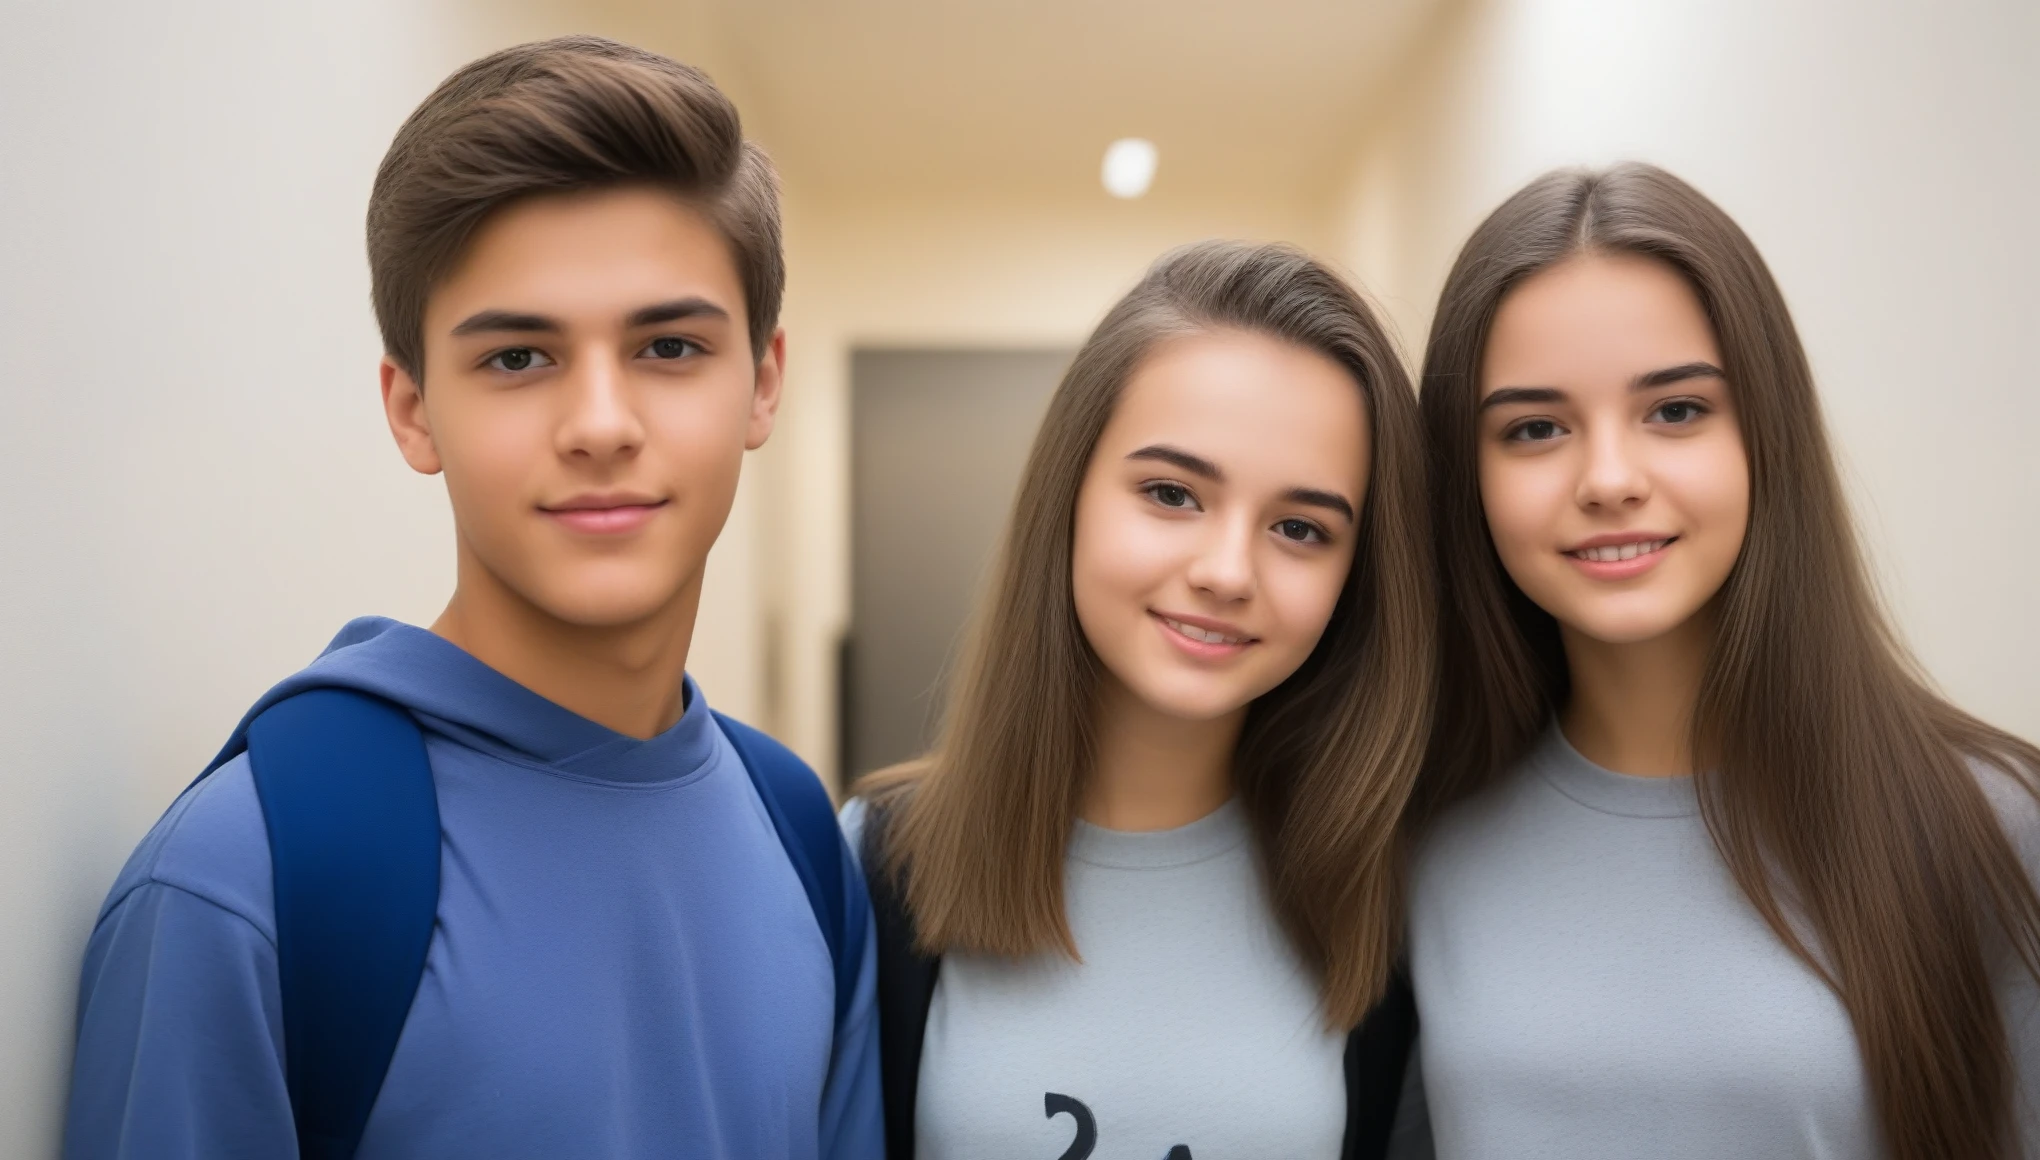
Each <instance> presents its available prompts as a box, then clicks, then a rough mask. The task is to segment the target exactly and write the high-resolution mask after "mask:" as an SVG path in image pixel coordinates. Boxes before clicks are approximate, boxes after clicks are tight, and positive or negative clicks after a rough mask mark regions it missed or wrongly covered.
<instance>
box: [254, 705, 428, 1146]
mask: <svg viewBox="0 0 2040 1160" xmlns="http://www.w3.org/2000/svg"><path fill="white" fill-rule="evenodd" d="M247 739H248V741H247V744H248V762H249V768H250V771H251V772H252V773H253V774H254V778H255V792H256V795H257V796H258V797H259V798H260V799H261V803H262V817H263V821H264V823H265V825H266V826H267V827H268V830H269V856H270V862H271V863H272V866H273V871H272V872H273V876H274V879H275V886H276V960H277V977H278V981H279V983H280V984H281V988H282V995H283V1051H284V1079H285V1083H286V1085H287V1086H288V1088H289V1091H290V1106H291V1114H292V1116H293V1118H294V1119H295V1120H296V1122H297V1134H298V1154H299V1155H300V1156H301V1157H303V1160H351V1158H352V1157H353V1155H354V1152H355V1149H356V1148H357V1147H358V1146H359V1144H360V1142H361V1132H362V1129H363V1127H365V1126H366V1125H367V1123H368V1113H369V1109H370V1108H372V1107H374V1105H375V1099H376V1095H377V1093H378V1092H380V1091H381V1090H382V1083H383V1076H384V1074H385V1073H387V1072H388V1071H389V1066H390V1058H391V1056H393V1055H394V1054H395V1053H396V1049H397V1039H398V1037H399V1036H400V1035H401V1034H402V1033H403V1030H404V1020H405V1019H406V1018H407V1017H408V1016H409V1015H410V1012H411V1001H412V999H413V998H415V997H416V996H417V993H418V981H419V979H420V978H421V977H422V976H423V975H424V973H425V954H426V951H427V949H428V948H429V947H430V946H431V944H432V931H433V926H434V924H435V923H436V921H437V918H438V912H439V799H438V796H437V794H436V793H435V792H434V789H433V785H432V767H431V766H430V765H429V764H428V763H427V761H426V757H425V740H424V737H423V735H422V734H420V733H419V731H418V725H417V723H416V722H415V721H413V720H412V719H411V716H410V714H408V713H406V712H405V711H404V710H402V709H400V708H398V707H397V706H396V705H393V704H391V703H390V702H388V701H385V700H382V699H381V698H378V697H372V696H369V695H367V694H365V693H358V692H353V691H351V690H347V689H338V688H318V689H312V690H309V691H306V692H303V693H298V694H296V695H294V696H291V697H287V698H285V699H283V700H281V701H278V702H276V703H275V704H273V705H271V706H269V707H268V708H267V709H264V710H263V711H262V712H261V714H260V715H258V716H257V717H256V718H255V719H254V721H253V722H251V723H250V724H249V726H248V733H247Z"/></svg>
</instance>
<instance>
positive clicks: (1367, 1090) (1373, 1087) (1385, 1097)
mask: <svg viewBox="0 0 2040 1160" xmlns="http://www.w3.org/2000/svg"><path fill="white" fill-rule="evenodd" d="M1416 1039H1417V996H1416V992H1415V991H1414V990H1412V989H1411V987H1410V977H1409V972H1408V971H1407V970H1406V969H1405V968H1403V967H1401V966H1398V967H1397V968H1396V970H1395V974H1394V975H1393V976H1392V977H1390V979H1389V981H1388V991H1387V993H1385V994H1383V995H1382V997H1381V1001H1380V1002H1379V1003H1376V1004H1375V1005H1374V1009H1373V1010H1371V1011H1369V1012H1368V1013H1367V1017H1366V1018H1365V1019H1362V1020H1361V1021H1360V1026H1358V1027H1355V1028H1354V1029H1353V1033H1352V1034H1351V1035H1349V1036H1347V1037H1346V1142H1345V1145H1344V1146H1343V1147H1342V1148H1340V1150H1339V1156H1340V1160H1381V1158H1382V1157H1385V1156H1387V1155H1388V1142H1389V1136H1390V1134H1391V1133H1392V1132H1393V1131H1394V1130H1395V1113H1396V1108H1397V1106H1398V1105H1400V1104H1401V1103H1402V1089H1403V1071H1404V1069H1405V1068H1406V1067H1408V1066H1409V1058H1410V1046H1411V1045H1412V1044H1413V1043H1415V1042H1416Z"/></svg>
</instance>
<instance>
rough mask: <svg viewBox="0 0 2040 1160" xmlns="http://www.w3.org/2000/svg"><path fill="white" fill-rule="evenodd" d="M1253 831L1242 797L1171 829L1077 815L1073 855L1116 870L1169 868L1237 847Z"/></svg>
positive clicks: (1071, 845)
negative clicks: (1114, 825)
mask: <svg viewBox="0 0 2040 1160" xmlns="http://www.w3.org/2000/svg"><path fill="white" fill-rule="evenodd" d="M1249 834H1250V828H1249V827H1248V825H1247V815H1246V811H1244V810H1243V809H1241V808H1240V803H1239V799H1238V798H1232V799H1228V800H1227V801H1226V803H1225V804H1224V805H1222V806H1220V807H1218V808H1217V809H1215V810H1213V811H1211V812H1210V813H1208V814H1206V815H1204V816H1203V817H1201V818H1199V819H1197V820H1196V821H1194V822H1191V823H1190V824H1189V825H1187V826H1177V827H1176V828H1175V829H1172V830H1108V829H1106V828H1105V827H1103V826H1094V825H1092V824H1091V823H1089V822H1087V821H1084V820H1083V819H1081V818H1079V819H1078V820H1077V823H1076V826H1075V827H1074V828H1073V829H1072V831H1071V833H1070V845H1069V856H1070V857H1071V858H1073V859H1075V860H1077V861H1079V862H1085V863H1089V864H1090V865H1093V866H1105V867H1109V868H1112V869H1117V870H1165V869H1168V868H1170V867H1172V866H1188V865H1191V864H1193V863H1196V862H1203V861H1207V860H1209V859H1212V858H1216V857H1218V856H1219V855H1221V854H1225V853H1227V852H1229V851H1231V850H1234V849H1236V848H1238V847H1239V846H1240V845H1241V843H1243V842H1245V841H1246V840H1247V838H1248V836H1249Z"/></svg>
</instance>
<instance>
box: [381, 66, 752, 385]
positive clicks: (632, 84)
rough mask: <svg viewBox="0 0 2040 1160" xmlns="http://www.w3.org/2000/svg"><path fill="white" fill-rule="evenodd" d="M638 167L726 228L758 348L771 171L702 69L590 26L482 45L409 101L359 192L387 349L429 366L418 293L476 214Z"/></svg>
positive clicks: (410, 367)
mask: <svg viewBox="0 0 2040 1160" xmlns="http://www.w3.org/2000/svg"><path fill="white" fill-rule="evenodd" d="M637 183H643V184H647V185H656V186H661V187H664V188H667V189H670V190H672V191H673V192H674V193H676V194H679V195H680V196H682V197H684V198H685V199H686V200H687V201H688V203H689V204H691V205H693V206H694V207H695V208H696V209H698V210H700V211H701V212H702V213H703V214H705V215H706V216H707V217H708V219H709V220H710V221H711V222H713V223H714V225H715V227H716V229H718V230H719V231H721V233H722V235H723V236H724V237H725V238H726V239H727V240H728V242H729V246H730V256H731V258H732V259H733V260H734V262H735V264H736V268H737V277H738V279H739V280H740V281H741V282H742V283H743V287H744V300H745V302H744V305H745V311H746V313H747V314H748V315H749V316H750V340H751V349H752V352H753V354H755V355H759V356H762V355H763V354H764V351H765V346H766V343H767V342H769V341H770V339H771V337H772V332H773V330H774V328H775V327H776V326H777V325H778V323H779V302H780V297H781V295H782V294H783V293H784V291H785V287H786V259H785V256H784V254H783V253H782V252H781V250H780V235H779V183H778V179H777V177H776V176H775V175H774V173H773V171H772V162H771V160H770V159H768V158H767V157H766V156H765V152H764V150H762V149H760V148H758V147H757V146H756V145H755V144H753V143H751V142H749V141H746V140H744V135H743V129H742V126H741V124H740V123H739V121H738V118H737V110H736V106H735V105H732V104H731V103H730V100H729V98H728V97H725V96H724V95H723V94H722V91H721V90H720V89H718V88H716V87H715V83H714V82H713V81H711V80H709V79H708V76H707V74H705V73H703V72H701V71H700V70H699V69H695V68H691V67H689V66H687V65H684V64H681V63H679V62H678V61H675V60H672V59H669V58H667V57H663V56H660V55H658V54H657V53H653V52H647V51H645V50H644V49H641V48H633V47H631V46H630V45H627V44H619V43H617V42H616V41H613V40H604V39H602V38H601V37H596V36H563V37H559V38H557V39H554V40H544V41H538V42H535V43H532V44H521V45H518V46H517V47H515V48H506V49H504V50H503V51H501V52H498V53H494V54H492V55H489V56H485V57H483V58H482V59H480V60H478V61H475V62H474V63H472V64H470V65H468V66H467V67H465V68H463V69H461V70H460V71H459V72H456V73H454V74H453V75H452V76H450V77H448V78H447V79H446V80H445V82H444V83H442V84H441V85H440V86H439V88H438V89H436V90H434V91H433V93H432V95H431V96H429V97H427V98H425V103H424V104H421V105H419V106H418V108H417V110H416V111H415V112H413V113H412V114H411V116H410V118H409V119H408V120H406V121H405V122H404V125H403V128H401V129H398V130H397V136H396V140H395V141H393V142H391V143H390V151H389V152H388V153H387V154H385V155H384V157H383V162H382V168H381V169H379V170H378V171H377V172H376V176H375V190H374V192H372V193H371V194H370V195H369V199H368V267H369V279H370V285H371V292H372V295H373V297H374V299H375V316H376V322H377V324H378V325H380V326H381V328H382V336H383V348H384V350H386V351H387V352H388V353H389V357H390V359H391V361H393V362H395V363H396V364H397V365H398V366H400V367H402V368H403V369H404V370H405V372H407V373H408V374H410V375H411V376H412V377H413V378H414V379H417V380H419V381H420V382H422V381H423V376H424V372H425V335H424V329H425V302H426V298H427V297H428V296H429V295H430V293H431V291H432V288H433V287H434V286H435V285H437V284H438V282H439V281H440V279H442V278H444V277H446V276H447V275H448V274H449V273H450V272H451V271H452V269H453V267H454V265H455V264H456V263H457V262H458V261H459V260H460V257H461V254H462V251H463V250H464V249H465V248H466V246H467V241H468V239H469V237H470V236H471V235H472V234H473V233H474V231H475V228H476V227H477V226H478V225H480V224H481V222H482V220H483V219H484V218H486V217H488V215H489V214H490V213H492V212H494V211H495V210H497V209H499V208H501V207H502V206H504V205H505V204H507V203H509V202H511V201H514V200H516V199H518V198H521V197H525V196H529V195H531V194H539V193H563V192H570V191H574V190H584V189H600V188H604V187H608V186H616V185H630V184H637Z"/></svg>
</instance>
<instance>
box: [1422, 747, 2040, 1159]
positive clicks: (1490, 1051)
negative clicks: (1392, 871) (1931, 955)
mask: <svg viewBox="0 0 2040 1160" xmlns="http://www.w3.org/2000/svg"><path fill="white" fill-rule="evenodd" d="M1980 776H1982V778H1983V784H1984V787H1985V790H1986V792H1987V793H1988V794H1989V795H1990V797H1991V799H1992V802H1993V804H1994V805H1996V807H1997V808H1998V811H1999V814H2000V816H2001V817H2002V818H2003V819H2004V820H2005V821H2006V822H2007V823H2008V825H2009V827H2010V831H2011V833H2012V834H2013V838H2014V841H2015V843H2016V844H2017V845H2018V846H2019V848H2020V853H2021V856H2022V857H2023V858H2024V859H2025V861H2026V864H2027V867H2028V871H2029V873H2030V872H2034V871H2035V870H2036V868H2040V807H2036V805H2035V803H2034V801H2033V799H2032V798H2031V797H2030V796H2027V795H2025V794H2024V791H2022V790H2020V789H2019V788H2017V787H2016V786H2014V785H2013V784H2012V783H2011V782H2010V780H2009V779H2007V778H2006V777H2004V775H2003V774H2002V773H1999V772H1997V771H1991V770H1986V771H1983V772H1982V773H1981V775H1980ZM1411 886H1412V893H1411V900H1410V962H1411V968H1412V971H1413V975H1414V979H1415V982H1416V989H1417V1004H1418V1009H1419V1013H1420V1019H1421V1023H1422V1026H1423V1034H1422V1037H1421V1042H1420V1045H1419V1057H1420V1058H1421V1060H1422V1084H1423V1088H1424V1093H1423V1095H1424V1099H1423V1100H1422V1101H1421V1102H1419V1103H1418V1104H1417V1106H1418V1107H1420V1108H1421V1107H1423V1106H1425V1105H1428V1109H1429V1115H1430V1118H1431V1126H1432V1133H1433V1135H1434V1137H1435V1143H1436V1148H1437V1155H1438V1156H1439V1157H1441V1158H1442V1160H1505V1158H1506V1160H1536V1158H1539V1157H1551V1158H1564V1160H1595V1158H1598V1157H1606V1158H1608V1160H1617V1158H1619V1160H1632V1158H1634V1157H1639V1156H1649V1157H1653V1158H1655V1160H1686V1158H1692V1160H1700V1158H1703V1157H1704V1158H1708V1160H1715V1158H1719V1157H1743V1156H1762V1157H1766V1158H1767V1160H1772V1158H1776V1160H1801V1158H1803V1160H1843V1158H1850V1160H1854V1158H1858V1157H1872V1156H1876V1155H1878V1154H1879V1148H1878V1145H1877V1127H1876V1119H1875V1112H1874V1110H1873V1109H1872V1106H1871V1102H1870V1093H1869V1088H1868V1083H1867V1076H1866V1073H1865V1071H1864V1069H1863V1063H1862V1057H1861V1054H1860V1052H1859V1051H1858V1050H1857V1045H1856V1039H1855V1033H1854V1029H1853V1026H1852V1024H1851V1023H1850V1021H1849V1017H1848V1014H1847V1012H1846V1011H1844V1010H1843V1008H1842V1005H1841V1002H1840V1001H1839V1000H1838V999H1837V998H1836V997H1835V995H1834V993H1833V992H1832V991H1831V990H1829V988H1828V987H1827V986H1825V985H1824V984H1823V983H1822V982H1821V981H1820V979H1819V978H1818V977H1817V976H1816V975H1815V974H1814V973H1813V972H1812V971H1811V970H1810V969H1808V968H1807V966H1806V965H1805V964H1804V963H1802V962H1800V961H1799V960H1798V959H1797V958H1795V957H1794V956H1793V955H1792V954H1791V952H1789V951H1787V950H1786V949H1785V946H1784V944H1783V943H1781V942H1780V941H1779V940H1778V938H1777V936H1776V935H1775V934H1773V933H1772V931H1771V929H1770V927H1768V926H1767V925H1765V923H1764V921H1763V919H1762V918H1760V917H1759V916H1758V915H1757V913H1756V911H1755V910H1754V909H1753V908H1752V907H1751V906H1750V905H1749V903H1748V901H1746V900H1745V898H1744V897H1743V895H1742V892H1741V891H1740V890H1739V889H1738V888H1737V887H1736V884H1735V882H1734V881H1733V880H1732V879H1731V878H1730V876H1729V872H1728V868H1727V865H1726V864H1725V863H1724V862H1723V861H1722V859H1721V857H1720V855H1719V854H1718V853H1717V852H1716V850H1715V848H1714V845H1713V843H1712V842H1711V841H1710V840H1709V838H1708V834H1707V829H1706V826H1705V825H1704V824H1703V822H1702V820H1701V818H1700V815H1699V803H1698V800H1697V798H1696V796H1695V792H1694V787H1693V782H1692V779H1690V778H1643V777H1626V776H1624V775H1622V774H1618V773H1612V772H1610V771H1608V770H1605V769H1602V768H1600V767H1599V766H1596V765H1594V764H1592V763H1590V762H1589V761H1587V760H1586V759H1585V758H1584V757H1581V756H1580V755H1579V753H1578V752H1577V751H1576V750H1574V749H1573V747H1572V746H1571V745H1570V744H1568V743H1567V742H1566V740H1565V738H1564V736H1563V735H1562V734H1561V733H1560V732H1559V731H1558V730H1557V729H1556V728H1553V729H1552V730H1551V731H1550V733H1549V734H1548V735H1547V736H1546V737H1545V739H1544V740H1543V742H1541V743H1540V745H1539V747H1538V748H1537V749H1536V751H1535V752H1533V754H1532V755H1531V756H1530V757H1529V758H1528V759H1527V760H1526V761H1525V762H1524V763H1523V765H1522V766H1521V767H1520V768H1518V769H1517V770H1515V771H1514V772H1513V773H1512V774H1511V775H1509V776H1508V777H1507V778H1505V779H1504V780H1503V781H1502V782H1501V783H1500V784H1498V785H1496V786H1495V787H1494V788H1492V789H1490V790H1488V791H1485V792H1483V793H1482V794H1480V795H1478V796H1476V797H1475V798H1473V799H1471V800H1469V801H1467V802H1465V803H1463V804H1462V805H1460V806H1458V807H1455V808H1454V809H1453V810H1452V811H1451V812H1449V813H1448V814H1447V815H1446V816H1445V818H1444V819H1443V820H1442V821H1441V822H1440V824H1439V825H1438V827H1437V829H1436V830H1435V831H1434V832H1433V833H1432V834H1431V835H1430V836H1429V838H1428V839H1427V840H1426V841H1425V843H1424V845H1423V847H1422V849H1421V850H1420V851H1419V853H1418V857H1417V860H1416V864H1415V869H1414V874H1413V878H1412V884H1411ZM2001 995H2002V996H2003V1002H2004V1005H2005V1014H2006V1018H2007V1024H2008V1025H2007V1030H2008V1032H2009V1033H2010V1036H2011V1039H2012V1044H2013V1051H2014V1054H2015V1055H2016V1056H2017V1062H2018V1066H2019V1069H2020V1071H2019V1077H2020V1078H2019V1087H2020V1091H2019V1099H2020V1101H2021V1107H2020V1109H2019V1115H2020V1116H2021V1122H2022V1131H2023V1139H2024V1141H2025V1147H2026V1149H2027V1152H2026V1154H2027V1155H2035V1154H2036V1153H2035V1152H2034V1149H2035V1148H2040V1131H2036V1128H2040V1117H2036V1104H2040V1092H2036V1090H2035V1089H2036V1085H2040V993H2036V988H2035V987H2034V985H2033V984H2032V981H2031V979H2030V978H2029V977H2021V976H2017V975H2015V974H2013V973H2012V972H2009V971H2008V972H2007V976H2006V982H2005V985H2004V987H2003V988H2002V990H2001Z"/></svg>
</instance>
